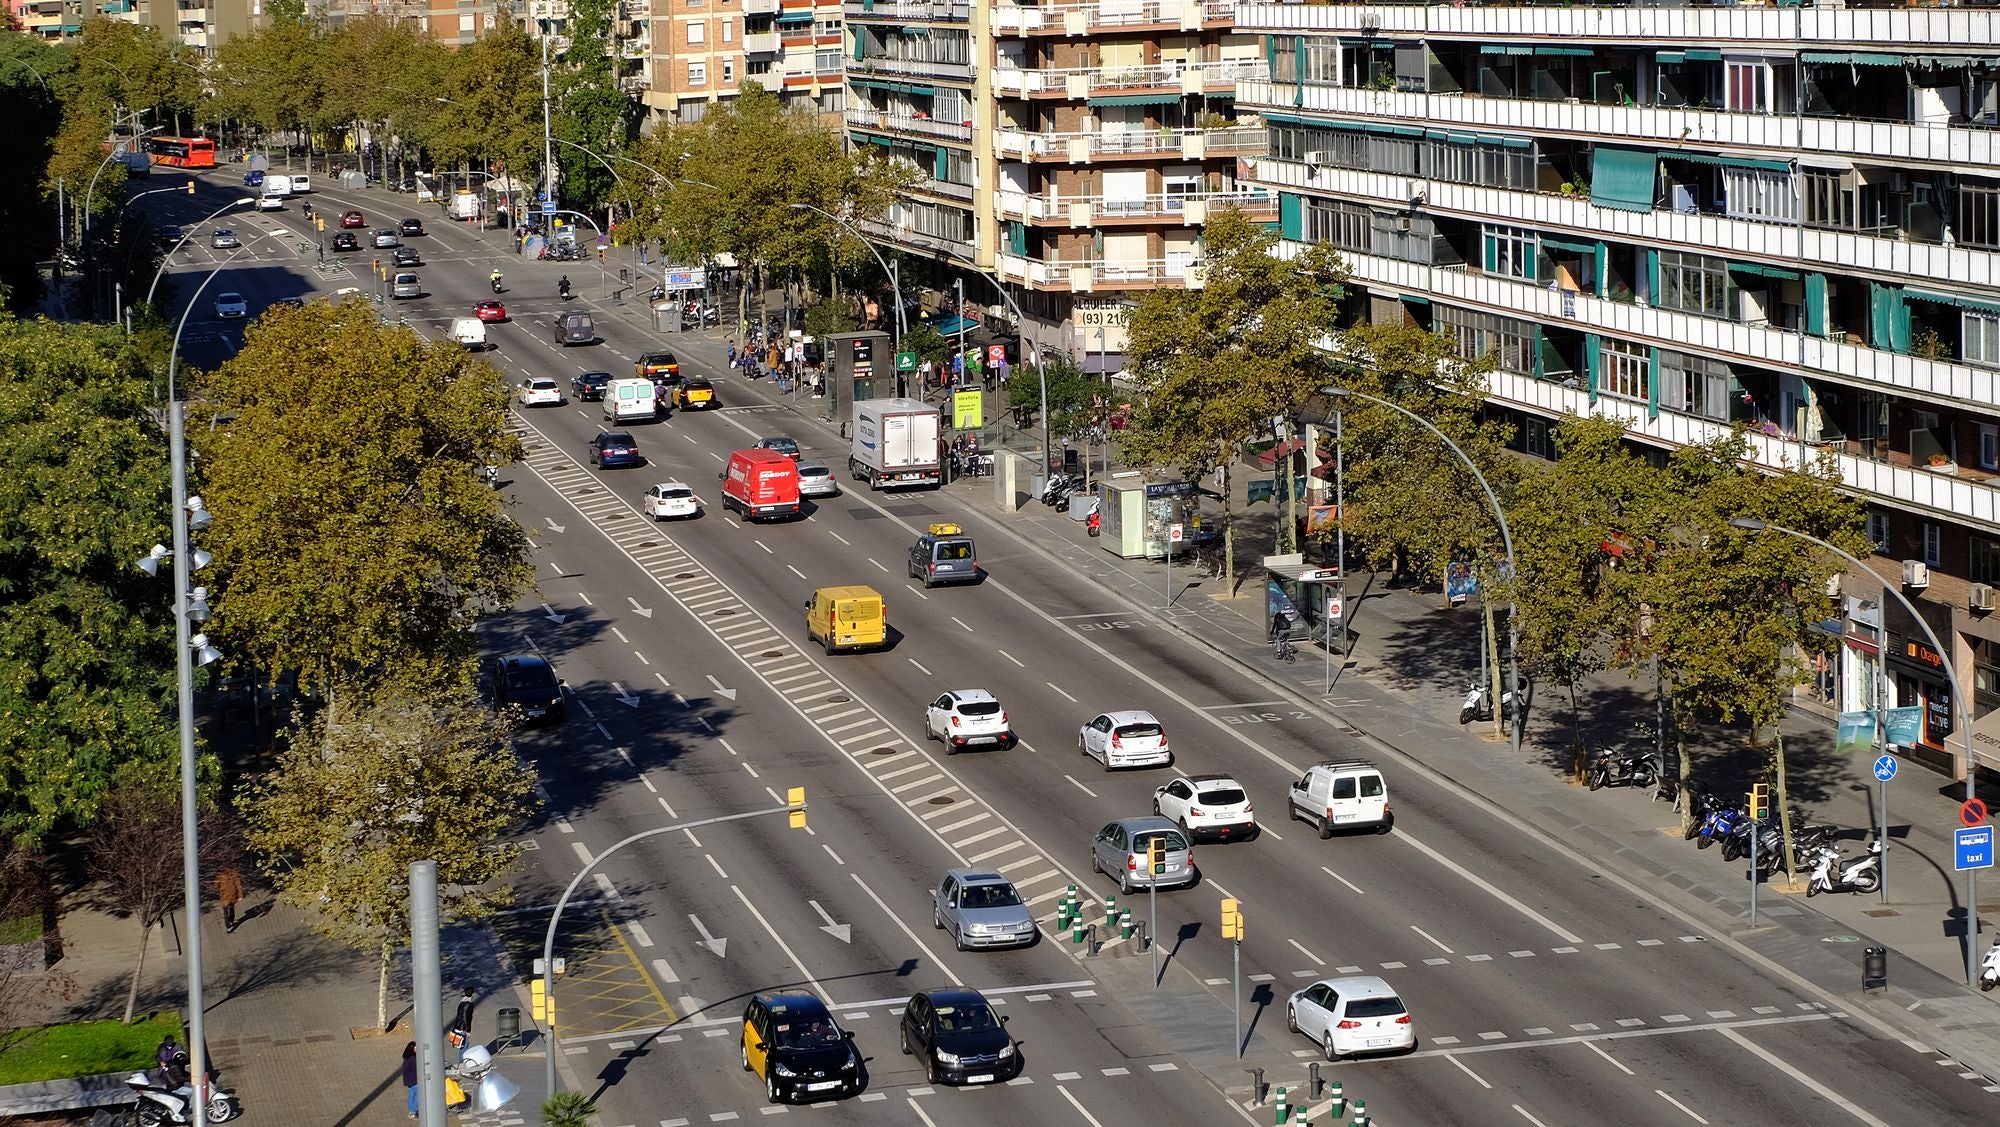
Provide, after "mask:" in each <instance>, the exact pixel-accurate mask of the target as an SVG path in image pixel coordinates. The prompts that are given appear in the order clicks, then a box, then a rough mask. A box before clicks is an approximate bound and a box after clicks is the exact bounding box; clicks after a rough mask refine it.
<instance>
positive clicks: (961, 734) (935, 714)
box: [924, 689, 1017, 754]
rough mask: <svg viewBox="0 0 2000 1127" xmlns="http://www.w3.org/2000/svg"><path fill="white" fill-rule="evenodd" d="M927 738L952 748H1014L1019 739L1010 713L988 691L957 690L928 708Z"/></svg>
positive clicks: (953, 749) (925, 718) (925, 731)
mask: <svg viewBox="0 0 2000 1127" xmlns="http://www.w3.org/2000/svg"><path fill="white" fill-rule="evenodd" d="M924 738H925V739H930V740H937V741H938V742H940V743H942V744H944V745H945V747H946V748H948V749H950V751H948V752H947V753H946V754H950V753H951V752H956V751H957V750H958V749H959V748H962V747H1003V748H1004V747H1013V746H1014V744H1015V742H1016V739H1017V737H1016V736H1015V735H1014V729H1012V728H1011V727H1009V726H1008V724H1007V710H1006V709H1004V708H1001V707H1000V702H999V700H998V699H996V698H995V697H994V696H993V694H992V693H989V692H987V691H986V690H985V689H953V690H952V691H951V692H948V693H946V694H944V695H943V696H941V697H939V698H937V699H936V700H934V701H932V702H931V703H930V705H929V707H927V708H925V709H924Z"/></svg>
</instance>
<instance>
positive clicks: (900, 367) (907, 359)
mask: <svg viewBox="0 0 2000 1127" xmlns="http://www.w3.org/2000/svg"><path fill="white" fill-rule="evenodd" d="M896 370H897V371H899V372H914V371H916V370H917V354H916V353H914V352H898V353H897V354H896Z"/></svg>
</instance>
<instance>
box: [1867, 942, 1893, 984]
mask: <svg viewBox="0 0 2000 1127" xmlns="http://www.w3.org/2000/svg"><path fill="white" fill-rule="evenodd" d="M1861 988H1862V989H1863V990H1887V989H1888V988H1889V950H1888V948H1886V947H1864V948H1862V950H1861Z"/></svg>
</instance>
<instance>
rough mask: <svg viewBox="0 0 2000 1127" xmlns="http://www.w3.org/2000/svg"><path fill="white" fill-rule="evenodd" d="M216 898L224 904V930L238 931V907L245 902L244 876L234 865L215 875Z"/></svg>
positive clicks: (223, 867)
mask: <svg viewBox="0 0 2000 1127" xmlns="http://www.w3.org/2000/svg"><path fill="white" fill-rule="evenodd" d="M215 898H216V899H217V900H219V901H221V902H222V930H223V931H225V932H232V931H235V930H236V906H237V905H238V904H241V903H242V902H243V874H242V873H239V872H237V871H236V866H234V865H224V866H222V871H221V872H219V873H217V874H215Z"/></svg>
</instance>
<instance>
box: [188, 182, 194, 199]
mask: <svg viewBox="0 0 2000 1127" xmlns="http://www.w3.org/2000/svg"><path fill="white" fill-rule="evenodd" d="M188 195H190V196H191V195H194V181H192V180H190V181H188Z"/></svg>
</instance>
